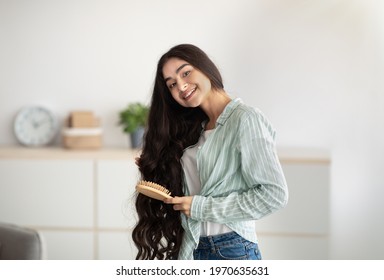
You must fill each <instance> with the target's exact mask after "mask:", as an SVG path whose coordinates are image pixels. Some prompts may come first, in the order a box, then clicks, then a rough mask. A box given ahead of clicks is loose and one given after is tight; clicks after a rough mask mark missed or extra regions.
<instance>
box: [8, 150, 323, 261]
mask: <svg viewBox="0 0 384 280" xmlns="http://www.w3.org/2000/svg"><path fill="white" fill-rule="evenodd" d="M278 151H279V157H280V160H281V163H282V166H283V169H284V172H285V175H286V178H287V182H288V187H289V192H290V199H289V203H288V205H287V207H286V208H284V209H283V210H281V211H279V212H277V213H275V214H273V215H270V216H268V217H266V218H264V219H262V220H259V221H256V224H257V231H258V236H259V242H260V248H261V250H262V254H263V258H264V259H327V258H328V238H329V186H330V182H329V180H330V174H329V173H330V158H329V155H328V154H327V153H325V152H323V151H317V150H313V149H279V150H278ZM136 155H137V151H132V150H128V149H102V150H95V151H92V150H90V151H78V150H65V149H62V148H43V149H30V148H23V147H0V222H8V223H13V224H18V225H23V226H27V227H31V228H35V229H37V230H39V231H40V232H41V234H42V236H43V238H44V242H45V250H46V257H47V258H48V259H75V260H77V259H134V257H135V255H136V252H137V250H136V248H135V246H134V245H133V243H132V239H131V230H132V228H133V226H134V224H135V209H134V203H133V197H134V194H135V191H134V187H135V184H136V182H137V180H138V179H139V173H138V171H137V167H136V166H135V163H134V158H135V156H136Z"/></svg>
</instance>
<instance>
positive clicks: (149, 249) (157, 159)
mask: <svg viewBox="0 0 384 280" xmlns="http://www.w3.org/2000/svg"><path fill="white" fill-rule="evenodd" d="M170 58H179V59H182V60H185V61H187V62H188V63H189V64H191V65H192V66H193V67H194V68H196V69H198V70H200V71H201V72H202V73H203V74H205V75H206V76H207V77H208V79H209V80H210V81H211V86H212V89H214V90H221V89H223V88H224V86H223V81H222V78H221V75H220V72H219V70H218V69H217V67H216V66H215V64H214V63H213V62H212V61H211V59H210V58H209V57H208V56H207V55H206V54H205V53H204V52H203V51H202V50H201V49H199V48H198V47H196V46H193V45H190V44H182V45H177V46H175V47H173V48H171V49H170V50H169V51H168V52H167V53H165V54H164V55H163V56H162V57H161V58H160V60H159V62H158V64H157V72H156V78H155V83H154V88H153V94H152V100H151V105H150V111H149V116H148V121H147V127H146V132H145V135H144V140H143V150H142V153H141V156H140V159H139V161H138V165H139V170H140V173H141V177H142V179H143V180H148V181H153V182H156V183H158V184H160V185H163V186H165V187H166V188H167V189H169V190H170V191H171V192H172V195H173V196H183V195H184V192H183V183H182V181H183V171H182V167H181V163H180V159H181V157H182V154H183V150H184V149H185V148H186V147H188V146H190V145H192V144H195V143H196V142H197V141H198V138H199V136H200V133H201V129H202V128H201V123H202V122H203V121H206V120H208V117H207V115H206V114H205V113H204V112H203V111H202V110H201V109H200V108H199V107H196V108H185V107H182V106H181V105H179V104H178V103H177V102H176V101H175V100H174V99H173V97H172V95H171V93H170V91H169V89H168V87H167V86H166V83H165V80H164V77H163V66H164V64H165V63H166V62H167V61H168V60H169V59H170ZM135 206H136V210H137V213H138V222H137V224H136V226H135V228H134V230H133V232H132V238H133V241H134V242H135V245H136V247H137V248H138V253H137V256H136V259H144V260H151V259H177V257H178V254H179V250H180V245H181V241H182V237H183V233H184V231H183V228H182V226H181V218H180V215H181V214H180V212H179V211H175V210H173V207H172V205H168V204H165V203H163V202H161V201H158V200H154V199H151V198H149V197H146V196H144V195H142V194H138V195H137V197H136V203H135Z"/></svg>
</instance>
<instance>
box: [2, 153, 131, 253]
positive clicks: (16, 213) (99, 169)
mask: <svg viewBox="0 0 384 280" xmlns="http://www.w3.org/2000/svg"><path fill="white" fill-rule="evenodd" d="M134 155H135V154H134V152H133V151H128V150H123V149H121V150H108V151H106V150H103V151H67V150H62V149H26V148H0V221H1V222H7V223H13V224H18V225H24V226H28V227H31V228H35V229H37V230H39V231H40V232H41V233H42V236H43V239H44V243H45V251H46V257H47V258H48V259H130V258H134V257H135V255H136V252H137V250H136V248H135V246H134V245H133V244H132V240H131V228H132V227H133V226H134V224H135V215H134V213H135V211H134V209H133V208H132V207H133V204H132V199H133V196H134V187H135V185H136V182H137V180H138V178H139V174H138V171H137V168H136V166H135V164H134Z"/></svg>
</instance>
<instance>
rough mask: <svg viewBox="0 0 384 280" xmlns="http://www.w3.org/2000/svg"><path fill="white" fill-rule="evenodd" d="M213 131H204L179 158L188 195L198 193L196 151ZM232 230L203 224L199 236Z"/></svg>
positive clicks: (208, 223) (199, 186)
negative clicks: (194, 143) (195, 142)
mask: <svg viewBox="0 0 384 280" xmlns="http://www.w3.org/2000/svg"><path fill="white" fill-rule="evenodd" d="M213 132H214V130H213V129H212V130H205V131H204V132H203V133H202V134H201V136H200V138H199V141H198V142H197V144H196V145H194V146H192V147H190V148H188V149H186V150H185V151H184V154H183V156H182V157H181V164H182V166H183V169H184V173H185V177H186V178H185V179H186V181H187V186H188V189H189V193H190V195H196V194H199V193H200V190H201V183H200V177H199V170H198V167H197V161H196V155H197V151H198V150H199V149H200V147H201V146H203V144H204V143H205V141H206V140H207V138H208V137H209V135H210V134H211V133H213ZM231 231H232V230H231V229H230V228H229V227H227V226H226V225H224V224H217V223H213V222H203V223H202V225H201V232H200V234H201V236H208V235H217V234H223V233H227V232H231Z"/></svg>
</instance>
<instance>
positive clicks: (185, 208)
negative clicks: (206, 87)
mask: <svg viewBox="0 0 384 280" xmlns="http://www.w3.org/2000/svg"><path fill="white" fill-rule="evenodd" d="M192 199H193V196H182V197H179V196H175V197H172V198H168V199H166V200H164V203H167V204H173V209H174V210H177V211H181V212H182V213H183V214H185V215H186V216H187V217H190V216H191V204H192Z"/></svg>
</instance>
